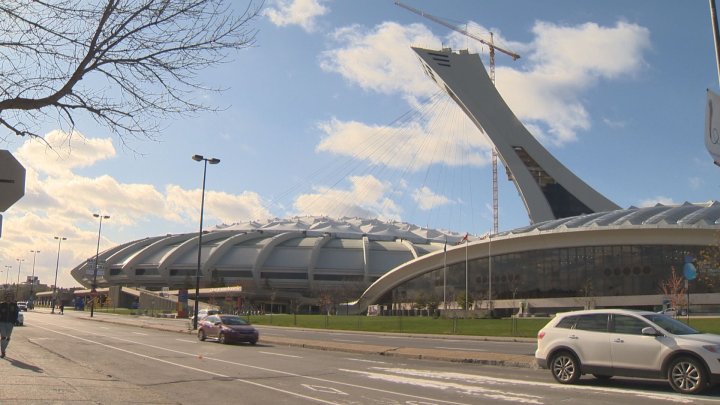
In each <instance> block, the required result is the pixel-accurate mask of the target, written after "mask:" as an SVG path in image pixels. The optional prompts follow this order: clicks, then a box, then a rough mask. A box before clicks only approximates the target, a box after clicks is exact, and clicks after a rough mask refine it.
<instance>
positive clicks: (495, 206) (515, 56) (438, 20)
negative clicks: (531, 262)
mask: <svg viewBox="0 0 720 405" xmlns="http://www.w3.org/2000/svg"><path fill="white" fill-rule="evenodd" d="M395 5H397V6H399V7H402V8H404V9H406V10H408V11H410V12H412V13H415V14H417V15H419V16H421V17H425V18H427V19H428V20H430V21H434V22H436V23H438V24H440V25H442V26H443V27H447V28H450V29H451V30H453V31H456V32H459V33H461V34H463V35H465V36H467V37H469V38H472V39H474V40H476V41H478V42H480V43H481V44H483V45H486V46H487V47H488V49H489V52H488V53H489V56H490V80H492V83H493V84H495V50H498V51H500V52H502V53H504V54H506V55H508V56H510V57H511V58H512V59H513V60H518V59H519V58H520V55H518V54H516V53H515V52H512V51H509V50H507V49H504V48H501V47H499V46H496V45H495V44H494V41H493V33H492V32H491V33H490V41H486V40H484V39H482V38H480V37H478V36H476V35H474V34H472V33H470V32H468V31H467V30H465V29H462V28H460V27H457V26H455V25H453V24H450V23H449V22H447V21H445V20H443V19H441V18H439V17H435V16H434V15H432V14H428V13H426V12H424V11H422V10H418V9H416V8H415V7H411V6H408V5H407V4H403V3H401V2H399V1H396V2H395ZM497 159H498V153H497V149H495V147H493V150H492V182H493V184H492V195H493V201H492V207H493V229H492V233H498V228H499V222H500V221H499V219H498V211H499V208H498V178H497V177H498V176H497Z"/></svg>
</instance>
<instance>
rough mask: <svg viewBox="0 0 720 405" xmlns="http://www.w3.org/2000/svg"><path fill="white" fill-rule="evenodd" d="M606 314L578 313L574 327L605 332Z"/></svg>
mask: <svg viewBox="0 0 720 405" xmlns="http://www.w3.org/2000/svg"><path fill="white" fill-rule="evenodd" d="M607 321H608V316H607V314H587V315H580V316H579V317H578V320H577V323H576V324H575V329H579V330H587V331H592V332H607Z"/></svg>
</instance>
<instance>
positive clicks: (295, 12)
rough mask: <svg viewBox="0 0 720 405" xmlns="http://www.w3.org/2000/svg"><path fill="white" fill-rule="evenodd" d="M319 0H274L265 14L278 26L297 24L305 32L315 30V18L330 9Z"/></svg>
mask: <svg viewBox="0 0 720 405" xmlns="http://www.w3.org/2000/svg"><path fill="white" fill-rule="evenodd" d="M322 3H323V1H321V0H276V1H274V2H272V6H271V7H268V9H267V11H266V12H265V15H266V16H267V17H268V18H269V19H270V21H271V22H272V23H273V24H275V25H277V26H280V27H285V26H288V25H299V26H300V27H302V29H304V30H305V31H307V32H312V31H313V30H315V25H316V20H317V18H318V17H321V16H323V15H325V14H327V13H328V12H329V11H330V10H329V9H328V8H327V7H325V6H323V4H322Z"/></svg>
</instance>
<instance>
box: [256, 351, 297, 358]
mask: <svg viewBox="0 0 720 405" xmlns="http://www.w3.org/2000/svg"><path fill="white" fill-rule="evenodd" d="M258 353H262V354H271V355H273V356H282V357H294V358H296V359H302V356H293V355H291V354H282V353H273V352H258Z"/></svg>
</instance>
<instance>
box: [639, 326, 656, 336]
mask: <svg viewBox="0 0 720 405" xmlns="http://www.w3.org/2000/svg"><path fill="white" fill-rule="evenodd" d="M641 333H642V334H643V336H660V333H659V332H658V331H657V330H655V328H653V327H651V326H648V327H645V328H642V331H641Z"/></svg>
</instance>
